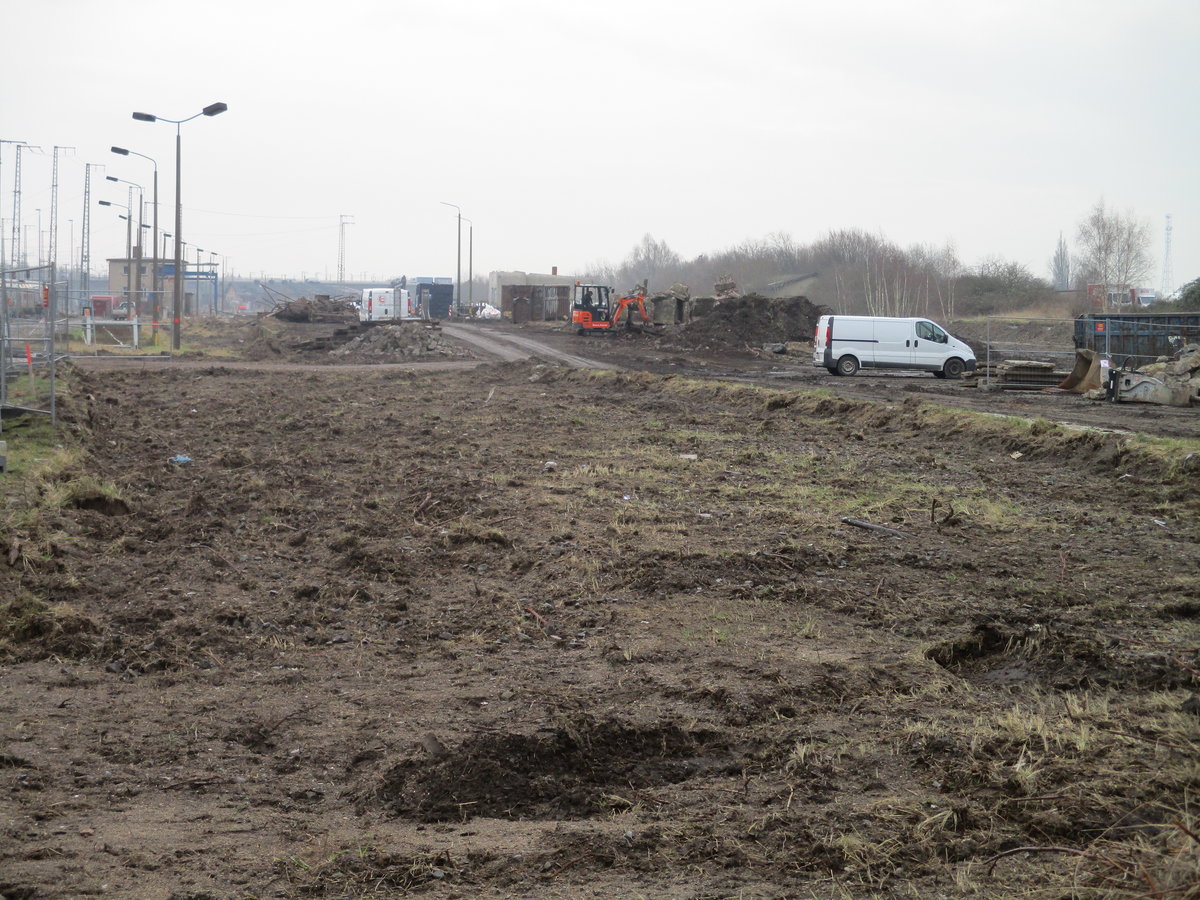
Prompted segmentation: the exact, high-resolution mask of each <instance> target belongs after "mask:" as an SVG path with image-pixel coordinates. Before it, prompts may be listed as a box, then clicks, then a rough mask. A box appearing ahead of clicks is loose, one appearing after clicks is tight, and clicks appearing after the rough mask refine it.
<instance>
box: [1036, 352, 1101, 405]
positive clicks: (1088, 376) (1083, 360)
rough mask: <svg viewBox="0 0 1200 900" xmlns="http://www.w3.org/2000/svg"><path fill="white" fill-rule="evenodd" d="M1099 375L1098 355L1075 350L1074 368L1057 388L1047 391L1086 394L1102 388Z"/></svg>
mask: <svg viewBox="0 0 1200 900" xmlns="http://www.w3.org/2000/svg"><path fill="white" fill-rule="evenodd" d="M1101 375H1102V369H1101V366H1100V354H1099V353H1097V352H1096V351H1095V350H1085V349H1080V350H1076V351H1075V368H1074V369H1072V370H1071V374H1070V375H1068V376H1067V377H1066V378H1064V379H1063V380H1062V382H1061V383H1060V384H1059V385H1058V387H1055V388H1048V390H1052V391H1066V392H1068V393H1071V394H1086V393H1087V392H1088V391H1094V390H1097V389H1098V388H1100V387H1101V386H1102V385H1101Z"/></svg>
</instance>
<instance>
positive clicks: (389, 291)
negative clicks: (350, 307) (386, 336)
mask: <svg viewBox="0 0 1200 900" xmlns="http://www.w3.org/2000/svg"><path fill="white" fill-rule="evenodd" d="M421 317H422V316H421V307H420V304H419V303H418V302H417V300H416V298H415V297H413V296H411V295H410V294H409V293H408V291H407V290H405V289H404V288H364V289H363V292H362V300H361V301H360V302H359V304H358V318H359V321H361V322H378V321H381V320H386V319H420V318H421Z"/></svg>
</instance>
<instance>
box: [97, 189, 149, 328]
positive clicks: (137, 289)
mask: <svg viewBox="0 0 1200 900" xmlns="http://www.w3.org/2000/svg"><path fill="white" fill-rule="evenodd" d="M104 178H105V180H106V181H112V182H115V183H120V184H127V185H129V206H128V207H127V208H126V212H127V213H129V219H130V229H132V227H133V189H134V188H137V190H138V224H137V230H138V239H137V250H138V259H137V268H136V269H134V270H133V302H134V308H135V309H136V310H137V311H138V315H141V313H142V255H143V254H142V211H143V209H144V207H145V205H146V189H145V188H143V187H142V186H141V185H140V184H138V183H137V182H135V181H126V180H125V179H124V178H118V177H117V176H116V175H105V176H104ZM132 254H133V243H132V241H131V242H130V244H129V254H128V255H130V256H132ZM133 264H134V262H133V260H132V259H130V260H129V265H130V266H132V265H133ZM125 281H126V284H128V283H129V279H128V278H126V280H125Z"/></svg>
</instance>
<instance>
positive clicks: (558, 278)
mask: <svg viewBox="0 0 1200 900" xmlns="http://www.w3.org/2000/svg"><path fill="white" fill-rule="evenodd" d="M575 282H576V278H575V277H574V276H571V275H559V274H558V267H557V266H556V267H555V268H554V269H553V270H552V271H551V273H550V274H549V275H543V274H539V273H536V272H489V273H488V303H490V304H491V305H492V306H494V307H496V309H498V310H500V313H501V315H503V316H506V317H509V318H511V317H512V315H513V304H514V301H517V300H527V301H529V302H528V311H529V318H530V319H531V320H533V321H535V322H545V321H555V320H564V321H565V320H567V319H570V318H571V288H572V287H573V286H574V285H575ZM524 311H525V304H522V318H523V317H524Z"/></svg>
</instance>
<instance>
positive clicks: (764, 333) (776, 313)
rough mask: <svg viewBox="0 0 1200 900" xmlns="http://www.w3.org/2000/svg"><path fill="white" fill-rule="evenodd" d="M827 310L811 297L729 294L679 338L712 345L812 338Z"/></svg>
mask: <svg viewBox="0 0 1200 900" xmlns="http://www.w3.org/2000/svg"><path fill="white" fill-rule="evenodd" d="M698 308H703V306H700V307H698ZM827 312H828V309H826V308H825V307H823V306H817V305H816V304H814V303H812V302H811V301H810V300H809V299H808V298H807V297H786V298H783V299H773V298H770V297H763V296H761V295H759V294H747V295H745V296H744V297H728V298H726V299H722V300H718V301H717V302H716V303H714V304H713V306H712V308H711V311H709V312H708V313H706V314H705V315H701V316H696V317H695V318H693V319H692V321H691V322H689V323H688V324H687V325H685V326H684V327H683V328H682V329H681V330H680V332H679V335H678V338H679V339H681V340H682V341H683V342H684V343H688V344H704V345H708V346H714V345H722V344H724V345H731V346H740V345H743V344H749V345H752V346H759V345H762V344H767V343H787V342H789V341H811V340H812V335H813V330H814V329H815V328H816V327H817V320H818V319H819V318H820V317H821V316H822V315H824V314H825V313H827Z"/></svg>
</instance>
